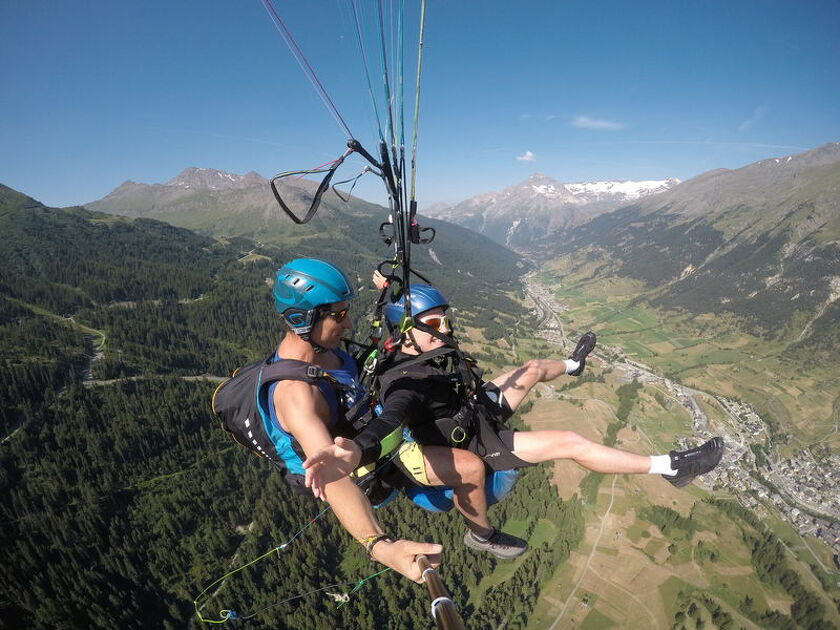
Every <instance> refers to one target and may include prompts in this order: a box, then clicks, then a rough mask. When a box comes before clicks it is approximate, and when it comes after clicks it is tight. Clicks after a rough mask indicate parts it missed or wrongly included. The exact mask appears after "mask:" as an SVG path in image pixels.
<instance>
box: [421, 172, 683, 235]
mask: <svg viewBox="0 0 840 630" xmlns="http://www.w3.org/2000/svg"><path fill="white" fill-rule="evenodd" d="M677 184H679V180H678V179H675V178H669V179H665V180H654V181H640V182H633V181H603V182H580V183H567V184H563V183H560V182H558V181H556V180H554V179H552V178H551V177H549V176H548V175H543V174H540V173H537V174H534V175H532V176H531V177H529V178H528V179H526V180H525V181H524V182H521V183H519V184H516V185H514V186H510V187H508V188H505V189H504V190H501V191H497V192H489V193H484V194H481V195H478V196H475V197H471V198H469V199H466V200H464V201H461V202H459V203H457V204H455V205H446V204H435V205H432V206H429V207H428V208H426V209H425V210H424V214H427V215H429V216H434V217H437V218H440V219H444V220H446V221H450V222H452V223H457V224H458V225H463V226H465V227H468V228H470V229H471V230H474V231H476V232H479V233H481V234H484V235H486V236H488V237H490V238H492V239H493V240H495V241H496V242H498V243H502V244H504V245H506V246H508V247H511V248H513V249H517V250H520V251H527V250H528V248H529V247H530V246H531V245H532V244H533V243H534V241H537V240H540V239H542V238H546V237H548V238H550V237H551V235H552V234H554V233H556V232H558V231H562V230H564V229H567V228H569V227H572V226H574V225H579V224H581V223H583V222H585V221H587V220H590V219H592V218H593V217H596V216H598V215H599V214H602V213H604V212H609V211H610V210H614V209H616V208H619V207H621V206H623V205H626V204H627V203H630V202H633V201H635V200H637V199H640V198H643V197H647V196H649V195H655V194H657V193H660V192H663V191H665V190H669V189H670V188H673V187H674V186H676V185H677Z"/></svg>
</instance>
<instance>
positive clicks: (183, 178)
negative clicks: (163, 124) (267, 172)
mask: <svg viewBox="0 0 840 630" xmlns="http://www.w3.org/2000/svg"><path fill="white" fill-rule="evenodd" d="M266 183H267V180H266V179H265V178H264V177H262V176H261V175H260V174H258V173H255V172H254V171H251V172H249V173H245V174H244V175H237V174H235V173H226V172H225V171H217V170H216V169H213V168H196V167H190V168H185V169H184V170H183V171H181V172H180V173H178V175H176V176H175V177H173V178H172V179H170V180H169V181H168V182H166V183H165V184H164V186H178V187H180V188H186V189H188V190H202V189H204V190H235V189H239V188H250V187H251V186H260V185H263V184H266Z"/></svg>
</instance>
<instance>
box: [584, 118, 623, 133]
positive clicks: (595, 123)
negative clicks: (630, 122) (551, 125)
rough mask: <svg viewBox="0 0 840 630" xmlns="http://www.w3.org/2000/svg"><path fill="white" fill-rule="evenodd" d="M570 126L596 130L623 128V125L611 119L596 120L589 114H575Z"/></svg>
mask: <svg viewBox="0 0 840 630" xmlns="http://www.w3.org/2000/svg"><path fill="white" fill-rule="evenodd" d="M572 126H573V127H578V128H580V129H595V130H596V131H615V130H616V129H624V125H623V124H622V123H619V122H614V121H612V120H598V119H597V118H591V117H590V116H585V115H581V116H575V118H574V119H573V120H572Z"/></svg>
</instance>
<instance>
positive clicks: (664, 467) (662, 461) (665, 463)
mask: <svg viewBox="0 0 840 630" xmlns="http://www.w3.org/2000/svg"><path fill="white" fill-rule="evenodd" d="M648 474H650V475H668V476H669V477H673V476H674V475H676V474H677V471H676V470H674V469H673V468H671V456H670V455H651V456H650V470H649V471H648Z"/></svg>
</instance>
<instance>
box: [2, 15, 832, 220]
mask: <svg viewBox="0 0 840 630" xmlns="http://www.w3.org/2000/svg"><path fill="white" fill-rule="evenodd" d="M358 1H359V3H360V4H361V5H363V6H364V7H372V6H373V4H372V3H371V0H358ZM406 5H407V10H406V13H407V19H406V21H407V26H406V39H407V40H411V41H415V42H416V17H417V3H416V2H415V1H414V0H406ZM275 6H276V7H277V10H278V11H279V13H280V15H281V17H282V18H283V19H284V21H285V22H286V24H287V25H288V26H289V28H290V29H291V31H292V33H293V34H294V36H295V38H296V39H297V41H298V44H299V45H300V47H301V49H302V50H303V51H304V53H305V54H306V55H307V57H308V58H309V60H310V62H311V63H312V65H313V66H314V68H315V71H316V73H317V74H318V76H319V78H320V79H321V81H322V82H323V84H324V85H325V87H326V89H327V91H328V92H329V93H330V94H331V96H332V97H333V99H334V101H335V103H336V105H337V107H338V109H339V111H340V112H341V114H342V116H343V117H344V118H345V119H346V121H347V123H348V125H349V127H350V129H351V130H352V131H353V133H354V135H356V137H357V138H358V139H359V140H360V141H361V142H362V143H363V144H364V145H366V146H368V147H371V148H372V147H374V146H375V144H376V139H377V133H376V131H375V124H374V118H373V115H372V105H371V102H370V97H369V95H368V91H367V87H366V83H365V80H364V75H363V73H362V69H361V64H360V54H359V51H358V46H357V44H356V40H355V32H354V30H353V28H352V25H351V21H350V19H351V18H350V16H351V13H350V11H349V9H348V6H349V5H348V4H347V2H346V0H340V1H337V0H323V1H319V0H310V1H308V2H303V1H300V2H286V1H283V0H276V1H275ZM364 13H365V16H364V17H365V18H367V22H366V23H372V17H371V15H372V12H371V10H370V9H369V8H367V9H366V10H365V11H364ZM0 24H2V25H3V36H2V37H0V64H2V66H0V67H2V68H3V77H4V78H3V90H2V91H0V183H3V184H6V185H8V186H11V187H12V188H15V189H17V190H20V191H22V192H24V193H26V194H28V195H30V196H33V197H35V198H36V199H39V200H40V201H42V202H44V203H46V204H48V205H53V206H67V205H72V204H80V203H84V202H86V201H92V200H95V199H98V198H101V197H102V196H104V195H106V194H107V193H108V192H110V191H111V190H112V189H113V188H115V187H116V186H118V185H119V184H121V183H122V182H123V181H125V180H128V179H131V180H134V181H138V182H146V183H160V182H164V181H166V180H168V179H170V178H171V177H174V176H175V175H176V174H177V173H178V172H180V171H181V170H182V169H184V168H186V167H188V166H199V167H211V168H217V169H221V170H226V171H230V172H234V173H245V172H247V171H251V170H254V171H257V172H258V173H260V174H262V175H264V176H270V175H272V174H274V173H277V172H280V171H285V170H291V169H296V168H307V167H312V166H315V165H318V164H321V163H323V162H326V161H328V160H330V159H333V158H335V157H337V156H338V155H339V154H340V153H341V151H342V149H343V145H344V141H345V133H344V132H343V131H342V130H341V128H340V127H339V126H338V125H337V124H336V123H335V121H334V120H333V118H332V116H331V115H330V113H329V112H328V110H327V109H326V108H325V107H324V106H323V104H322V103H321V101H320V100H319V98H318V96H317V95H316V93H315V91H314V90H313V89H312V88H311V86H310V85H309V83H308V81H307V79H306V77H305V75H304V74H303V72H302V71H301V69H300V68H299V67H298V65H297V64H296V62H295V61H294V59H293V57H292V55H291V53H290V52H289V50H288V48H287V47H286V46H285V44H284V43H283V41H282V40H281V38H280V37H279V35H278V34H277V32H276V31H275V29H274V26H273V24H272V22H271V20H270V19H269V17H268V15H267V13H266V11H265V9H264V8H263V6H262V4H261V3H260V2H259V0H202V1H198V0H179V1H176V2H171V1H170V2H163V1H157V0H145V1H144V2H114V1H113V0H107V1H106V0H99V1H95V0H90V1H87V2H56V1H54V0H50V1H45V0H27V1H26V2H13V1H12V0H0ZM424 45H425V46H424V67H423V83H422V86H423V87H422V96H421V114H420V140H419V147H418V170H417V190H418V193H417V198H418V201H419V203H420V206H421V208H422V207H423V206H424V205H427V204H429V203H433V202H437V201H446V202H456V201H459V200H461V199H464V198H467V197H470V196H473V195H476V194H480V193H483V192H487V191H490V190H498V189H501V188H504V187H506V186H509V185H511V184H514V183H517V182H519V181H521V180H523V179H525V178H526V177H528V176H529V175H530V174H532V173H534V172H541V173H545V174H547V175H549V176H551V177H554V178H555V179H558V180H560V181H566V182H571V181H586V180H589V181H591V180H601V179H664V178H665V177H669V176H674V177H679V178H680V179H688V178H690V177H693V176H695V175H698V174H700V173H702V172H704V171H707V170H710V169H713V168H719V167H725V168H737V167H739V166H743V165H745V164H749V163H751V162H754V161H757V160H760V159H763V158H766V157H770V156H780V155H788V154H791V153H797V152H800V151H802V150H805V149H808V148H812V147H815V146H818V145H820V144H823V143H825V142H830V141H838V140H840V71H838V68H840V3H838V2H836V1H833V0H832V1H825V2H819V1H808V2H799V1H797V2H794V1H790V2H782V1H774V0H762V1H748V0H738V1H732V0H725V1H717V0H706V1H702V2H701V1H700V0H697V1H695V2H679V1H669V2H595V1H586V2H578V1H575V2H566V1H561V0H553V1H540V2H538V1H528V0H522V1H521V2H516V3H514V2H512V1H505V2H500V1H482V2H477V1H467V0H458V1H455V0H429V3H428V8H427V23H426V36H425V42H424ZM369 54H371V55H372V56H373V57H374V59H375V60H378V57H376V56H375V55H374V53H373V52H372V51H369ZM406 59H407V63H406V66H407V72H406V86H407V89H406V99H407V100H410V99H413V81H414V79H413V63H414V53H413V52H409V53H407V57H406ZM375 65H376V67H377V68H378V63H377V64H375ZM374 74H375V76H376V81H375V82H376V83H377V85H378V84H381V81H379V80H378V77H379V71H378V70H375V72H374ZM406 111H407V120H406V125H407V127H408V128H409V129H410V123H411V114H412V111H411V108H407V110H406ZM356 170H357V167H356V166H348V169H347V176H348V177H349V176H351V175H352V174H354V173H355V172H356ZM357 191H359V192H360V194H361V196H364V197H366V198H369V199H371V200H373V201H378V202H381V201H383V199H382V195H381V194H380V191H379V185H378V183H377V182H376V180H374V179H373V178H370V181H368V182H366V183H364V184H363V185H361V187H360V188H359V189H357Z"/></svg>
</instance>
